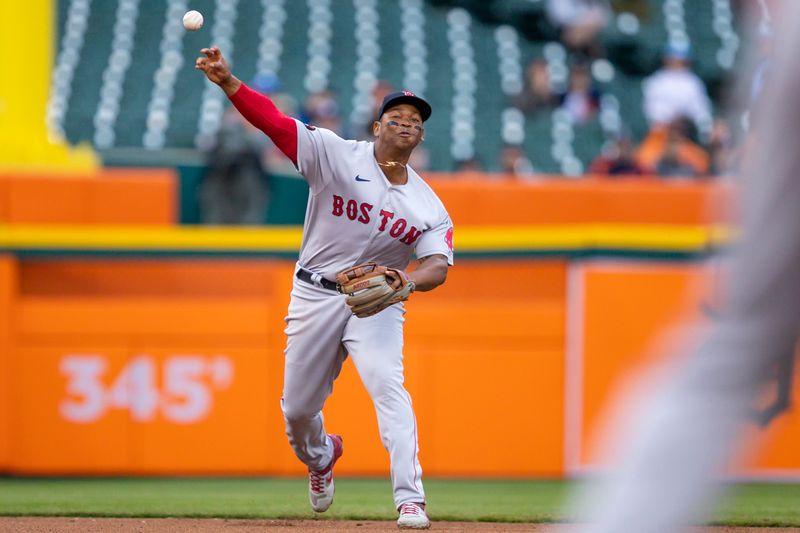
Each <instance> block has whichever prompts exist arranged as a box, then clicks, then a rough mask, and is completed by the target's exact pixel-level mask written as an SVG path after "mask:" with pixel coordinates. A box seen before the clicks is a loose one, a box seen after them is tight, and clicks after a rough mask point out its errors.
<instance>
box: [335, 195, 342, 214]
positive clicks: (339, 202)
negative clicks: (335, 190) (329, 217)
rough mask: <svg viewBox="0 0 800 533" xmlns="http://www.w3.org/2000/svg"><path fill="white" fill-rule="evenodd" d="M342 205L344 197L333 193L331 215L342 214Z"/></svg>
mask: <svg viewBox="0 0 800 533" xmlns="http://www.w3.org/2000/svg"><path fill="white" fill-rule="evenodd" d="M343 207H344V198H342V197H341V196H337V195H335V194H334V195H333V215H334V216H337V217H340V216H342V213H343V212H344V211H343V209H342V208H343Z"/></svg>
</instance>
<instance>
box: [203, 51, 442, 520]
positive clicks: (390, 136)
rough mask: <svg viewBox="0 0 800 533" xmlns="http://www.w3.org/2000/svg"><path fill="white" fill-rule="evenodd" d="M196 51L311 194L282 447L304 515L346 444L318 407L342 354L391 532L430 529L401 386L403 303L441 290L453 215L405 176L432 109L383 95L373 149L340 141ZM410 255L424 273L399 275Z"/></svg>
mask: <svg viewBox="0 0 800 533" xmlns="http://www.w3.org/2000/svg"><path fill="white" fill-rule="evenodd" d="M201 53H202V54H203V55H202V56H201V57H199V58H198V59H197V61H196V64H195V68H197V69H199V70H202V71H203V72H204V73H205V74H206V76H207V77H208V79H209V80H211V81H212V82H214V83H216V84H218V85H219V86H220V87H221V88H222V90H223V91H225V94H226V95H227V96H228V98H229V99H230V100H231V102H232V103H233V105H234V106H236V108H237V109H238V110H239V111H240V112H241V113H242V115H243V116H244V117H245V118H246V119H247V120H249V121H250V122H251V123H252V124H253V125H254V126H256V127H257V128H259V129H260V130H262V131H263V132H264V133H265V134H266V135H268V136H269V137H270V138H271V139H272V141H273V142H274V143H275V145H276V146H278V148H280V150H281V151H282V152H283V153H284V154H286V156H287V157H288V158H289V159H291V161H292V162H293V163H294V165H295V167H296V168H297V170H298V171H299V172H300V174H302V175H303V177H304V178H305V179H306V181H307V182H308V185H309V188H310V195H309V199H308V206H307V209H306V217H305V225H304V228H303V242H302V245H301V248H300V258H299V261H298V262H297V268H296V271H295V278H294V286H293V289H292V295H291V302H290V304H289V312H288V316H287V317H286V335H287V343H286V350H285V366H284V388H283V398H282V400H281V406H282V409H283V414H284V418H285V421H286V434H287V436H288V437H289V442H290V444H291V446H292V448H293V449H294V452H295V454H296V455H297V457H298V458H299V459H300V460H301V461H302V462H303V463H305V464H306V465H307V466H308V472H309V475H308V478H309V499H310V502H311V507H312V508H313V509H314V511H317V512H323V511H326V510H327V509H328V508H329V507H330V505H331V503H332V502H333V494H334V483H333V466H334V464H335V463H336V461H337V459H339V457H341V455H342V450H343V443H342V438H341V437H340V436H338V435H330V434H327V433H326V431H325V427H324V424H323V417H322V407H323V405H324V403H325V399H326V398H327V397H328V395H330V394H331V392H332V387H333V381H334V380H335V379H336V377H337V375H338V374H339V371H340V370H341V367H342V363H343V362H344V360H345V358H346V357H347V355H348V354H349V356H350V357H351V358H352V359H353V363H354V364H355V366H356V369H357V371H358V373H359V376H360V377H361V381H362V382H363V383H364V386H365V387H366V389H367V391H368V392H369V394H370V396H371V397H372V401H373V403H374V405H375V410H376V412H377V416H378V425H379V427H380V434H381V440H382V442H383V445H384V446H385V448H386V449H387V450H388V452H389V456H390V459H391V479H392V487H393V491H394V503H395V506H396V508H397V510H398V511H399V513H400V515H399V518H398V520H397V524H398V526H399V527H401V528H415V529H425V528H428V527H429V526H430V521H429V519H428V517H427V514H426V511H425V492H424V490H423V487H422V481H421V476H422V469H421V467H420V464H419V460H418V458H417V454H418V451H419V450H418V444H417V425H416V420H415V417H414V411H413V408H412V406H411V398H410V397H409V395H408V392H406V390H405V388H404V387H403V321H404V318H403V315H404V313H405V311H404V307H403V303H402V301H403V300H405V299H407V298H408V296H409V295H410V294H412V293H413V292H415V291H429V290H431V289H434V288H435V287H437V286H438V285H441V284H442V283H443V282H444V281H445V278H446V276H447V270H448V267H449V266H450V265H452V264H453V224H452V222H451V221H450V217H449V216H448V214H447V211H446V210H445V208H444V206H443V205H442V203H441V201H440V200H439V199H438V198H437V197H436V195H435V194H434V192H433V191H432V190H431V189H430V187H428V185H427V184H426V183H425V182H424V181H423V180H422V178H421V177H420V176H419V174H417V173H416V172H415V171H414V169H412V168H411V167H410V166H408V159H409V156H410V155H411V152H412V151H413V150H414V148H415V147H416V146H417V145H418V144H419V143H420V142H422V140H423V138H424V135H425V129H424V122H425V121H426V120H427V119H428V118H429V117H430V115H431V107H430V105H429V104H428V103H427V102H426V101H425V100H423V99H422V98H420V97H419V96H416V95H414V94H413V93H411V92H408V91H403V92H397V93H392V94H389V95H388V96H386V97H385V98H384V100H383V104H382V105H381V108H380V111H379V112H378V116H377V117H375V122H374V124H373V133H374V134H375V142H364V141H360V142H358V141H350V140H344V139H342V138H340V137H338V136H337V135H336V134H334V133H333V132H332V131H330V130H326V129H323V128H315V127H314V126H311V125H306V124H303V123H302V122H299V121H297V120H295V119H292V118H289V117H287V116H285V115H283V114H282V113H281V112H280V111H278V109H277V108H276V107H275V105H274V104H273V103H272V102H271V101H270V100H269V98H267V97H266V96H263V95H261V94H258V93H256V92H255V91H253V90H251V89H250V88H249V87H247V86H246V85H245V84H243V83H242V82H241V81H240V80H238V79H237V78H236V77H234V76H233V75H232V74H231V71H230V69H229V67H228V65H227V63H226V61H225V59H224V58H223V57H222V54H221V53H220V50H219V49H218V48H216V47H214V48H204V49H202V50H201ZM412 253H415V254H416V257H417V259H418V260H419V266H418V267H417V268H416V269H415V270H414V271H413V272H409V273H406V272H405V271H404V269H405V268H406V267H407V266H408V264H409V262H410V260H411V254H412ZM363 263H366V264H363ZM354 265H355V266H354ZM340 292H342V293H344V294H345V295H343V294H340Z"/></svg>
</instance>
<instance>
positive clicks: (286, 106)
mask: <svg viewBox="0 0 800 533" xmlns="http://www.w3.org/2000/svg"><path fill="white" fill-rule="evenodd" d="M250 87H251V88H252V89H253V90H255V91H258V92H260V93H261V94H264V95H267V96H269V97H270V99H271V100H272V101H273V102H274V103H275V106H276V107H277V108H278V109H280V110H281V112H283V114H285V115H288V116H290V117H295V116H298V115H299V113H298V104H297V100H295V98H294V97H293V96H292V95H290V94H288V93H285V92H283V91H282V90H281V89H282V87H281V82H280V80H279V79H278V77H277V76H275V75H274V74H258V75H256V77H255V78H253V80H252V82H251V84H250ZM241 120H242V122H243V123H244V125H245V126H246V127H247V128H248V130H249V131H250V132H251V133H252V135H253V136H255V137H256V138H257V140H256V141H254V142H260V143H262V145H263V148H262V152H261V154H262V155H261V161H262V163H263V165H264V167H265V168H267V169H269V171H270V172H271V173H272V174H275V175H278V176H298V177H299V175H298V174H297V169H295V168H294V165H293V164H292V162H291V161H290V160H289V158H288V157H286V156H285V155H283V152H281V151H280V150H279V149H278V147H277V146H275V144H274V143H273V142H272V141H271V140H270V139H269V137H267V136H266V135H264V134H263V133H261V132H260V131H258V130H257V129H255V127H253V126H252V125H251V124H250V123H249V122H247V121H246V120H244V119H241Z"/></svg>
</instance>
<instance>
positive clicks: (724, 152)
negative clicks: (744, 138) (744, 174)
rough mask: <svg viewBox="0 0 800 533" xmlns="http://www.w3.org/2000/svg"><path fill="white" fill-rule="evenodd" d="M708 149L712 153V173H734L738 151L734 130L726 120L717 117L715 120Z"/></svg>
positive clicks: (725, 174)
mask: <svg viewBox="0 0 800 533" xmlns="http://www.w3.org/2000/svg"><path fill="white" fill-rule="evenodd" d="M708 151H709V153H710V155H711V173H712V174H713V175H715V176H728V175H731V174H732V173H733V171H734V170H735V167H736V159H737V156H738V151H737V149H736V146H735V143H734V139H733V132H732V131H731V128H730V126H729V125H728V123H727V122H726V121H725V120H723V119H716V120H715V121H714V126H713V127H712V128H711V137H710V139H709V143H708Z"/></svg>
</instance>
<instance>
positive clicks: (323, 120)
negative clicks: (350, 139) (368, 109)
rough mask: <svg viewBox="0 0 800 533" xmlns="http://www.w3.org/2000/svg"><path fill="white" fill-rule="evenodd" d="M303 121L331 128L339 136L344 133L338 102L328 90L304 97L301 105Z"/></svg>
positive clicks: (319, 126)
mask: <svg viewBox="0 0 800 533" xmlns="http://www.w3.org/2000/svg"><path fill="white" fill-rule="evenodd" d="M303 122H305V123H306V124H312V125H314V126H317V127H318V128H325V129H328V130H331V131H333V132H335V133H336V134H337V135H339V136H341V135H343V134H344V132H343V129H344V128H343V124H342V117H341V115H340V114H339V104H338V103H337V102H336V97H335V96H334V95H333V93H332V92H331V91H329V90H324V91H319V92H316V93H313V94H310V95H309V96H308V98H306V102H305V106H304V107H303Z"/></svg>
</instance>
